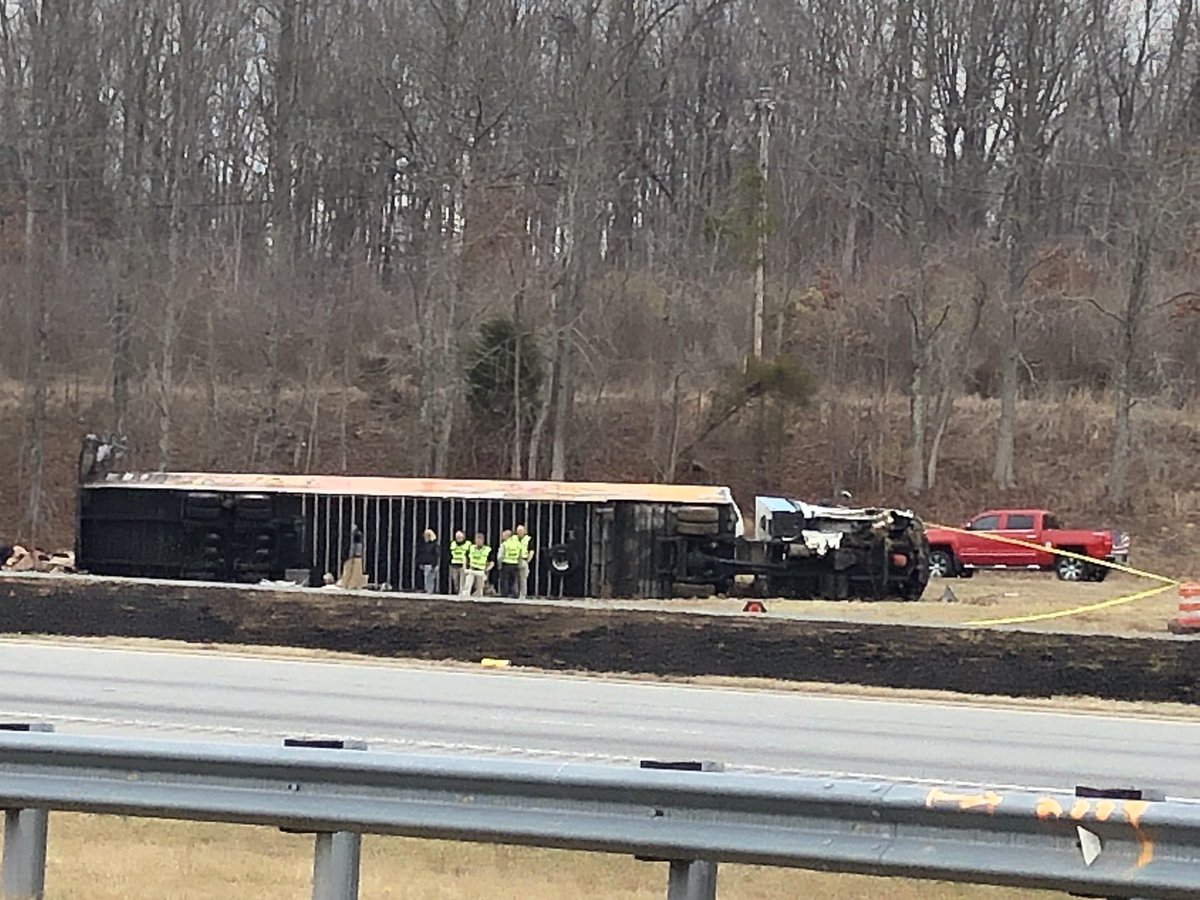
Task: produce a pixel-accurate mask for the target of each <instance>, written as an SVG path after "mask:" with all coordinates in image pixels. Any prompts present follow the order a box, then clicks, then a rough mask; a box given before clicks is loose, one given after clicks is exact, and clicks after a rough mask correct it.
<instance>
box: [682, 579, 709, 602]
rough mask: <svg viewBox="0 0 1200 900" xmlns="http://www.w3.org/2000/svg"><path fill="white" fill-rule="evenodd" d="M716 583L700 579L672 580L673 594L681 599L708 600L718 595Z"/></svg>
mask: <svg viewBox="0 0 1200 900" xmlns="http://www.w3.org/2000/svg"><path fill="white" fill-rule="evenodd" d="M716 593H717V588H716V585H714V584H711V583H708V582H698V581H673V582H671V596H672V597H675V598H678V599H680V600H707V599H708V598H709V597H714V596H716Z"/></svg>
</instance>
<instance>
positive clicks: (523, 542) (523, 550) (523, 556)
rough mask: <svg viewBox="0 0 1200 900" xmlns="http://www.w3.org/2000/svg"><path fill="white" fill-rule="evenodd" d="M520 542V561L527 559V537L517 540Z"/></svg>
mask: <svg viewBox="0 0 1200 900" xmlns="http://www.w3.org/2000/svg"><path fill="white" fill-rule="evenodd" d="M517 540H518V541H520V542H521V559H529V535H525V537H519V538H517Z"/></svg>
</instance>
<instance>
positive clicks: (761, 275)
mask: <svg viewBox="0 0 1200 900" xmlns="http://www.w3.org/2000/svg"><path fill="white" fill-rule="evenodd" d="M774 109H775V101H774V100H773V99H772V98H771V92H770V90H769V89H768V88H766V87H763V88H762V89H760V90H759V92H758V97H757V98H755V100H754V112H755V114H756V115H757V116H758V177H759V185H758V220H757V221H756V222H755V230H756V231H757V232H758V235H757V236H758V254H757V256H758V259H757V261H756V263H757V264H756V267H755V271H754V347H753V354H754V356H755V357H756V358H758V359H762V356H763V311H764V309H765V307H766V293H767V280H766V262H767V184H768V182H767V174H768V165H769V163H770V158H771V156H770V144H771V112H772V110H774Z"/></svg>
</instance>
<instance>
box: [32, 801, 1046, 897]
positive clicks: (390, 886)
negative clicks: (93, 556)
mask: <svg viewBox="0 0 1200 900" xmlns="http://www.w3.org/2000/svg"><path fill="white" fill-rule="evenodd" d="M50 829H51V830H50V847H49V862H48V870H47V885H46V887H47V891H46V900H161V898H172V900H210V898H211V900H217V898H232V897H239V898H249V897H254V898H259V897H261V898H274V897H280V898H284V897H304V896H307V895H308V893H309V891H310V890H311V888H310V875H311V865H312V861H311V855H310V853H311V843H312V839H311V838H309V837H306V836H302V835H286V834H281V833H280V832H278V831H275V830H273V829H268V828H250V827H246V826H235V825H211V824H198V823H185V822H168V821H159V820H152V819H122V818H116V817H102V816H83V815H75V814H68V813H61V814H55V815H53V816H52V817H51V823H50ZM1031 893H1032V892H1029V891H1017V890H1008V889H1000V888H987V887H977V886H972V885H950V884H941V883H936V882H921V881H908V880H902V879H882V878H868V877H863V876H850V875H830V874H826V873H817V872H801V871H794V870H786V869H767V868H759V867H753V866H723V867H722V872H721V876H720V896H721V898H722V900H778V898H782V897H820V898H824V897H829V898H842V900H867V898H889V900H953V898H986V900H1013V898H1017V897H1028V896H1031ZM665 894H666V867H665V866H663V865H662V864H652V863H642V862H637V861H635V860H633V859H630V858H628V857H623V856H610V855H603V854H584V853H568V852H563V851H553V850H537V849H528V848H519V847H499V846H490V845H479V844H459V843H450V842H444V841H419V840H411V839H402V838H382V837H367V838H366V839H364V842H363V863H362V890H361V896H362V898H363V900H383V898H389V900H399V898H403V900H452V898H463V900H475V898H487V900H564V898H576V897H597V898H604V900H642V898H645V900H650V898H654V900H661V898H662V897H663V896H665ZM1036 896H1039V897H1042V896H1045V897H1053V896H1055V895H1053V894H1043V893H1037V894H1036Z"/></svg>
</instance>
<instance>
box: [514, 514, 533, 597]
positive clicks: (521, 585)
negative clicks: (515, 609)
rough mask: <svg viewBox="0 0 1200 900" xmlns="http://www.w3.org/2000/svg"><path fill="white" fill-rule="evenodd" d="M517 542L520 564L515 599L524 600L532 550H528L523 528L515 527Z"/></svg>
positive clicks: (526, 537)
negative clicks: (519, 551)
mask: <svg viewBox="0 0 1200 900" xmlns="http://www.w3.org/2000/svg"><path fill="white" fill-rule="evenodd" d="M517 540H519V541H520V542H521V563H520V565H519V566H518V567H517V598H518V599H520V600H524V599H525V598H526V597H527V596H529V594H528V591H529V563H530V562H531V561H532V560H533V550H532V549H531V548H530V546H529V545H530V537H529V535H528V534H526V533H525V526H524V525H518V526H517Z"/></svg>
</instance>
